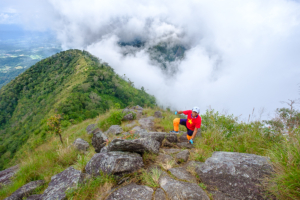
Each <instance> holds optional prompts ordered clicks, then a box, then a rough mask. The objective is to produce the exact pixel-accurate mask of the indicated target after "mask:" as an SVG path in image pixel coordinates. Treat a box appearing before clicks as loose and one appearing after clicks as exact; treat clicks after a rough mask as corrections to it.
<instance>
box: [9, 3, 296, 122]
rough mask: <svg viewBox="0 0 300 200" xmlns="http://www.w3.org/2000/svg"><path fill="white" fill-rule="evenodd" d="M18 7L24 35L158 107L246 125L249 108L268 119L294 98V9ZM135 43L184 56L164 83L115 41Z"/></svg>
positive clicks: (142, 58) (141, 56)
mask: <svg viewBox="0 0 300 200" xmlns="http://www.w3.org/2000/svg"><path fill="white" fill-rule="evenodd" d="M18 2H19V5H18V6H16V8H14V9H16V10H17V12H20V13H21V15H23V19H24V20H23V23H24V24H26V26H27V27H34V28H37V27H38V26H39V25H41V27H43V28H52V29H53V30H54V31H56V33H57V35H58V38H59V39H60V40H61V42H62V46H63V47H64V48H66V49H67V48H80V49H82V48H85V49H87V50H88V51H90V52H91V53H93V54H95V55H96V56H98V57H99V58H101V59H102V60H104V61H106V62H108V63H109V64H110V65H111V66H112V67H113V68H115V70H116V72H117V73H119V74H121V75H122V74H126V75H127V76H128V77H129V78H130V79H131V80H133V81H134V82H135V85H136V86H137V87H141V86H144V87H145V88H146V89H148V92H149V93H151V94H154V95H155V96H156V97H157V99H158V101H159V103H161V104H163V105H164V106H171V107H173V108H176V109H187V108H191V107H192V106H194V105H198V106H199V107H200V108H201V110H202V111H203V110H205V109H206V108H207V107H208V106H209V105H211V106H212V107H213V108H216V109H217V110H220V111H221V110H223V109H226V110H229V113H234V114H235V115H240V114H243V116H245V117H246V116H247V115H248V114H249V113H251V111H252V109H253V107H255V108H256V109H259V108H261V107H265V108H266V109H267V110H268V111H269V112H271V111H273V110H275V109H276V108H277V107H280V106H282V105H281V104H280V103H279V102H280V101H281V100H286V99H294V98H297V97H298V96H299V95H298V94H297V92H298V89H297V87H298V85H297V84H298V83H299V75H300V68H299V66H298V65H299V63H300V62H299V61H300V57H299V52H300V39H299V38H300V37H299V33H300V26H299V23H300V4H299V3H298V2H295V1H290V0H272V1H270V0H267V1H261V0H244V1H240V0H230V1H217V0H203V1H193V0H187V1H171V0H153V1H144V0H142V1H135V0H128V1H117V0H102V1H97V0H90V1H79V0H73V1H62V0H50V1H36V0H35V1H33V0H32V1H31V2H32V3H31V4H28V2H27V4H28V6H26V9H27V10H26V12H25V11H24V10H23V8H22V6H21V5H23V3H21V1H18ZM33 3H34V5H33ZM31 6H32V7H33V8H31ZM33 10H38V12H36V15H33V14H32V12H33ZM33 13H34V12H33ZM134 38H139V39H142V40H145V41H147V43H146V45H151V44H156V43H157V42H159V41H162V40H166V39H167V38H172V41H181V43H183V44H184V45H186V46H187V47H189V50H188V51H187V52H186V57H185V60H183V61H182V62H181V63H180V64H178V66H177V67H178V73H177V74H175V75H174V76H172V77H169V76H166V74H165V73H163V72H162V71H161V70H159V68H158V67H157V66H153V64H150V63H151V62H150V60H149V55H148V53H147V52H146V51H145V50H141V51H138V52H137V53H136V54H135V55H128V56H126V57H124V56H123V54H122V49H121V47H119V46H118V44H117V43H118V41H119V40H122V41H131V40H133V39H134Z"/></svg>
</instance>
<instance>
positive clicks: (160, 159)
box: [156, 153, 174, 164]
mask: <svg viewBox="0 0 300 200" xmlns="http://www.w3.org/2000/svg"><path fill="white" fill-rule="evenodd" d="M172 160H174V159H173V157H172V156H170V155H166V154H162V153H159V154H158V156H157V158H156V161H158V162H161V163H163V164H165V163H167V162H170V161H172Z"/></svg>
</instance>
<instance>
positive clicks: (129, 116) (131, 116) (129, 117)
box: [123, 113, 134, 121]
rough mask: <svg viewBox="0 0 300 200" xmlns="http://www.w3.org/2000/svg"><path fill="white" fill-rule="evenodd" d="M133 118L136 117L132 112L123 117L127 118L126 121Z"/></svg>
mask: <svg viewBox="0 0 300 200" xmlns="http://www.w3.org/2000/svg"><path fill="white" fill-rule="evenodd" d="M133 119H134V117H133V114H132V113H128V114H127V115H125V116H124V117H123V120H125V121H130V120H133Z"/></svg>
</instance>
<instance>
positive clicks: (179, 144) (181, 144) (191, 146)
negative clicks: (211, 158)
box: [176, 142, 194, 149]
mask: <svg viewBox="0 0 300 200" xmlns="http://www.w3.org/2000/svg"><path fill="white" fill-rule="evenodd" d="M176 145H177V146H179V147H180V148H186V149H192V148H194V146H193V145H192V144H189V143H187V142H180V143H177V144H176Z"/></svg>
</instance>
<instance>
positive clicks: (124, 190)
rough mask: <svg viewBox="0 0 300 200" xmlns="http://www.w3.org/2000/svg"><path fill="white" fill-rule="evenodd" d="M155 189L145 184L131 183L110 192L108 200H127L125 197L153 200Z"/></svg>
mask: <svg viewBox="0 0 300 200" xmlns="http://www.w3.org/2000/svg"><path fill="white" fill-rule="evenodd" d="M153 192H154V191H153V189H152V188H150V187H148V186H144V185H137V184H135V183H131V184H129V185H126V186H124V187H121V188H120V189H118V190H116V191H114V192H113V193H112V194H110V195H109V196H108V197H107V199H106V200H125V199H143V200H152V194H153Z"/></svg>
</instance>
